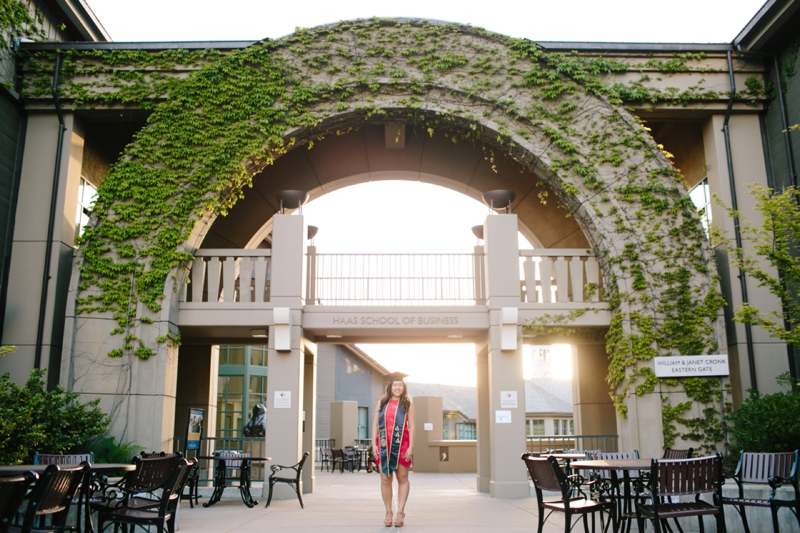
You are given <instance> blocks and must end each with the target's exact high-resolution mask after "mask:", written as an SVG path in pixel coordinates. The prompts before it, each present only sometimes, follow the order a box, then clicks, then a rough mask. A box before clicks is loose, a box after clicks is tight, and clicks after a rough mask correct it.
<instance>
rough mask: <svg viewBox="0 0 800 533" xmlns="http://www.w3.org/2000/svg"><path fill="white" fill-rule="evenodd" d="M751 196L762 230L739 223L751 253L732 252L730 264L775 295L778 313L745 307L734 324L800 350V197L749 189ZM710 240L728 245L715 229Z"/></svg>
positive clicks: (787, 192) (789, 190) (734, 214)
mask: <svg viewBox="0 0 800 533" xmlns="http://www.w3.org/2000/svg"><path fill="white" fill-rule="evenodd" d="M750 192H751V193H752V194H753V195H754V196H755V199H756V210H757V211H759V212H760V213H761V215H762V217H763V220H762V223H761V225H755V224H752V223H749V222H747V221H744V220H742V222H741V223H740V230H741V235H742V240H743V241H747V242H748V243H749V244H750V247H749V249H750V250H752V253H749V254H748V253H745V252H744V250H742V249H741V248H736V247H733V248H731V252H732V253H731V260H732V262H733V264H734V266H737V267H739V268H741V269H742V270H743V271H744V272H745V274H746V275H747V276H749V277H751V278H753V279H754V280H756V281H757V282H758V284H759V286H761V287H766V288H767V289H768V290H769V291H770V292H771V293H772V294H774V295H775V296H776V297H777V298H778V299H779V300H780V301H781V304H782V309H781V310H779V311H776V310H771V311H763V310H761V309H758V308H757V307H755V306H754V305H752V304H751V303H749V302H748V303H745V304H743V305H742V306H741V307H739V308H738V309H736V315H735V317H734V320H736V321H738V322H742V323H746V324H752V325H755V326H761V327H762V328H764V330H766V331H767V332H768V333H769V334H770V335H771V336H773V337H776V338H778V339H781V340H783V341H785V342H787V343H788V344H791V345H793V346H800V328H798V326H800V249H798V244H800V191H798V190H797V189H795V188H794V187H788V188H787V189H786V190H784V191H783V192H782V193H778V194H773V190H772V189H769V188H767V187H761V186H752V190H751V191H750ZM723 207H725V206H723ZM725 209H727V211H728V214H729V215H730V216H731V217H740V213H738V212H737V211H734V210H733V209H730V208H728V207H725ZM714 238H715V240H716V241H722V242H726V241H727V239H725V237H724V236H723V235H722V233H721V232H720V230H719V229H716V231H715V232H714Z"/></svg>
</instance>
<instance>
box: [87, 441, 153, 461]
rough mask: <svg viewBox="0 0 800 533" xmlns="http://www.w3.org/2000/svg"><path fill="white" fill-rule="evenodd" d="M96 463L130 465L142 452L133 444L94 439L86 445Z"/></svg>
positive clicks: (139, 447)
mask: <svg viewBox="0 0 800 533" xmlns="http://www.w3.org/2000/svg"><path fill="white" fill-rule="evenodd" d="M87 446H88V449H89V451H91V452H92V453H93V454H94V461H95V462H96V463H130V462H131V460H132V459H133V458H134V456H136V455H138V454H139V453H140V452H142V451H143V450H144V448H142V447H141V446H137V445H136V444H135V443H133V442H121V443H117V441H116V439H115V438H114V437H96V438H94V439H89V442H88V443H87Z"/></svg>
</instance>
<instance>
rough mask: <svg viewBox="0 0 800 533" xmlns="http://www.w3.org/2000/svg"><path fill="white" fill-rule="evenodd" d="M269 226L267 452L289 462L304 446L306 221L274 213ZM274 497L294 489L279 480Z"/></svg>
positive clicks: (278, 461) (282, 462) (290, 493)
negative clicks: (270, 319) (271, 316)
mask: <svg viewBox="0 0 800 533" xmlns="http://www.w3.org/2000/svg"><path fill="white" fill-rule="evenodd" d="M272 227H273V229H272V265H271V268H272V285H271V301H272V303H273V305H274V313H275V325H272V326H270V328H269V344H268V350H269V379H268V380H267V409H268V411H267V436H266V454H267V456H268V457H271V458H272V464H279V465H293V464H295V463H297V462H298V461H299V460H300V458H301V457H302V455H303V451H304V450H303V410H304V405H303V401H304V399H305V383H306V378H305V375H304V374H305V372H304V371H305V365H306V357H305V351H304V347H303V339H302V335H303V328H302V320H303V293H304V285H303V280H304V274H303V272H304V271H305V236H306V227H305V222H304V217H303V216H302V215H275V216H274V218H273V226H272ZM279 317H280V318H279ZM309 451H311V450H309ZM268 485H269V484H265V490H268V488H269V487H268ZM264 497H266V494H264ZM272 497H273V498H277V499H286V498H296V495H295V494H294V491H292V489H291V487H289V485H286V484H283V483H281V484H278V485H276V486H275V488H274V493H273V496H272Z"/></svg>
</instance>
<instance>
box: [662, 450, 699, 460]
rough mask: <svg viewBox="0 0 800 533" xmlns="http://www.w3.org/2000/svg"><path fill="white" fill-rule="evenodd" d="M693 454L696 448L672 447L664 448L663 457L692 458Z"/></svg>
mask: <svg viewBox="0 0 800 533" xmlns="http://www.w3.org/2000/svg"><path fill="white" fill-rule="evenodd" d="M693 454H694V448H689V449H688V450H675V449H672V448H667V449H666V450H664V456H663V457H662V459H691V458H692V455H693Z"/></svg>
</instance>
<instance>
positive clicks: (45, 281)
mask: <svg viewBox="0 0 800 533" xmlns="http://www.w3.org/2000/svg"><path fill="white" fill-rule="evenodd" d="M60 72H61V54H58V55H56V66H55V72H54V73H53V101H54V102H55V105H56V113H57V114H58V144H57V145H56V163H55V170H54V171H53V190H52V192H51V196H50V222H49V224H48V225H47V241H46V242H45V253H44V271H43V272H42V297H41V300H40V301H39V327H38V329H37V331H36V353H35V356H34V359H33V366H34V368H37V369H38V368H42V345H43V344H44V342H43V340H44V320H45V312H46V311H47V292H48V288H49V285H50V278H51V277H52V276H50V262H51V261H52V258H53V233H54V232H55V228H54V226H55V221H56V207H57V203H56V202H57V201H58V186H59V176H60V174H61V153H62V151H63V145H64V133H65V132H66V130H67V127H66V125H65V124H64V113H63V111H62V110H61V100H59V98H58V75H59V73H60Z"/></svg>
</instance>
